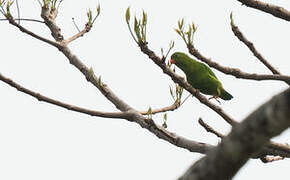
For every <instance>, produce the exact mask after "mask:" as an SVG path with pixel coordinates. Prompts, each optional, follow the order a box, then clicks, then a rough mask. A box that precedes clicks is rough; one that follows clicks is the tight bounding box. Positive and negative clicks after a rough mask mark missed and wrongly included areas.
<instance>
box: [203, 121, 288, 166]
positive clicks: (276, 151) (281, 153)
mask: <svg viewBox="0 0 290 180" xmlns="http://www.w3.org/2000/svg"><path fill="white" fill-rule="evenodd" d="M198 123H199V124H200V125H201V126H202V127H203V128H205V130H206V131H207V132H210V133H213V134H214V135H216V136H217V137H219V138H224V137H225V135H223V134H221V133H220V132H218V131H216V130H215V129H214V128H213V127H211V126H210V125H208V124H206V123H205V122H204V121H203V120H202V119H201V118H199V120H198ZM267 156H275V157H281V158H290V146H289V145H285V144H280V143H275V142H272V141H270V142H269V143H268V144H267V145H265V146H264V147H263V148H262V150H261V151H259V152H257V153H256V154H254V155H253V156H252V158H254V159H257V158H259V159H261V160H262V161H263V160H265V159H268V158H267ZM270 159H271V158H270ZM263 162H264V161H263ZM271 162H272V161H271Z"/></svg>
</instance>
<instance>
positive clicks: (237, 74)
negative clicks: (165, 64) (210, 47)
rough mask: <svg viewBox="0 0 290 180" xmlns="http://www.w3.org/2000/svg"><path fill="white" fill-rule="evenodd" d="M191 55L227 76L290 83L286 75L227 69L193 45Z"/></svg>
mask: <svg viewBox="0 0 290 180" xmlns="http://www.w3.org/2000/svg"><path fill="white" fill-rule="evenodd" d="M187 48H188V50H189V53H190V54H192V55H193V56H195V57H196V58H197V59H199V60H201V61H203V62H205V63H206V64H208V65H209V66H210V67H213V68H215V69H217V70H219V71H221V72H223V73H225V74H230V75H233V76H235V77H236V78H242V79H251V80H257V81H261V80H279V81H284V82H286V83H288V82H289V81H290V76H285V75H279V74H273V75H271V74H269V75H268V74H255V73H253V74H251V73H246V72H243V71H241V70H240V69H238V68H230V67H225V66H222V65H220V64H218V63H217V62H214V61H212V60H211V59H209V58H206V57H205V56H203V55H202V54H201V53H200V52H199V51H198V50H197V49H196V48H195V47H194V46H193V45H188V46H187Z"/></svg>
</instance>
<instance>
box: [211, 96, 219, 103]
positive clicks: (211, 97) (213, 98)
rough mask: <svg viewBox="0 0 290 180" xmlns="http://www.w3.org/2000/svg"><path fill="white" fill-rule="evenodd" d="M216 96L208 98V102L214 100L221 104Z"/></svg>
mask: <svg viewBox="0 0 290 180" xmlns="http://www.w3.org/2000/svg"><path fill="white" fill-rule="evenodd" d="M218 98H219V97H218V96H212V97H210V98H208V100H211V99H215V100H216V101H217V102H218V103H219V104H222V103H221V102H220V101H219V100H218Z"/></svg>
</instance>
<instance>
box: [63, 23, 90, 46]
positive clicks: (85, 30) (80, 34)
mask: <svg viewBox="0 0 290 180" xmlns="http://www.w3.org/2000/svg"><path fill="white" fill-rule="evenodd" d="M89 31H90V27H87V26H86V27H85V29H83V30H82V31H79V33H77V34H75V35H73V36H72V37H70V38H68V39H66V40H64V43H65V44H69V43H70V42H72V41H74V40H76V39H78V38H79V37H82V36H84V34H85V33H87V32H89Z"/></svg>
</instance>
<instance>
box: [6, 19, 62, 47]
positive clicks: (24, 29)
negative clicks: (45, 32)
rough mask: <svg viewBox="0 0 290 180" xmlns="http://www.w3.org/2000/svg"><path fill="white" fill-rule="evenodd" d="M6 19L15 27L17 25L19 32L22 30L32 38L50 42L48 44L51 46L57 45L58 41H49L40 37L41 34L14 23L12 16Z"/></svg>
mask: <svg viewBox="0 0 290 180" xmlns="http://www.w3.org/2000/svg"><path fill="white" fill-rule="evenodd" d="M8 21H9V23H10V24H12V25H13V26H16V27H17V28H18V29H19V30H20V31H21V32H24V33H26V34H28V35H30V36H32V37H34V38H36V39H38V40H40V41H43V42H46V43H48V44H50V45H52V46H54V47H59V43H57V42H54V41H51V40H49V39H46V38H44V37H41V36H39V35H37V34H35V33H33V32H32V31H29V30H28V29H26V28H25V27H23V26H21V25H20V24H18V23H16V22H15V20H14V19H13V18H12V17H9V18H8Z"/></svg>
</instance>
